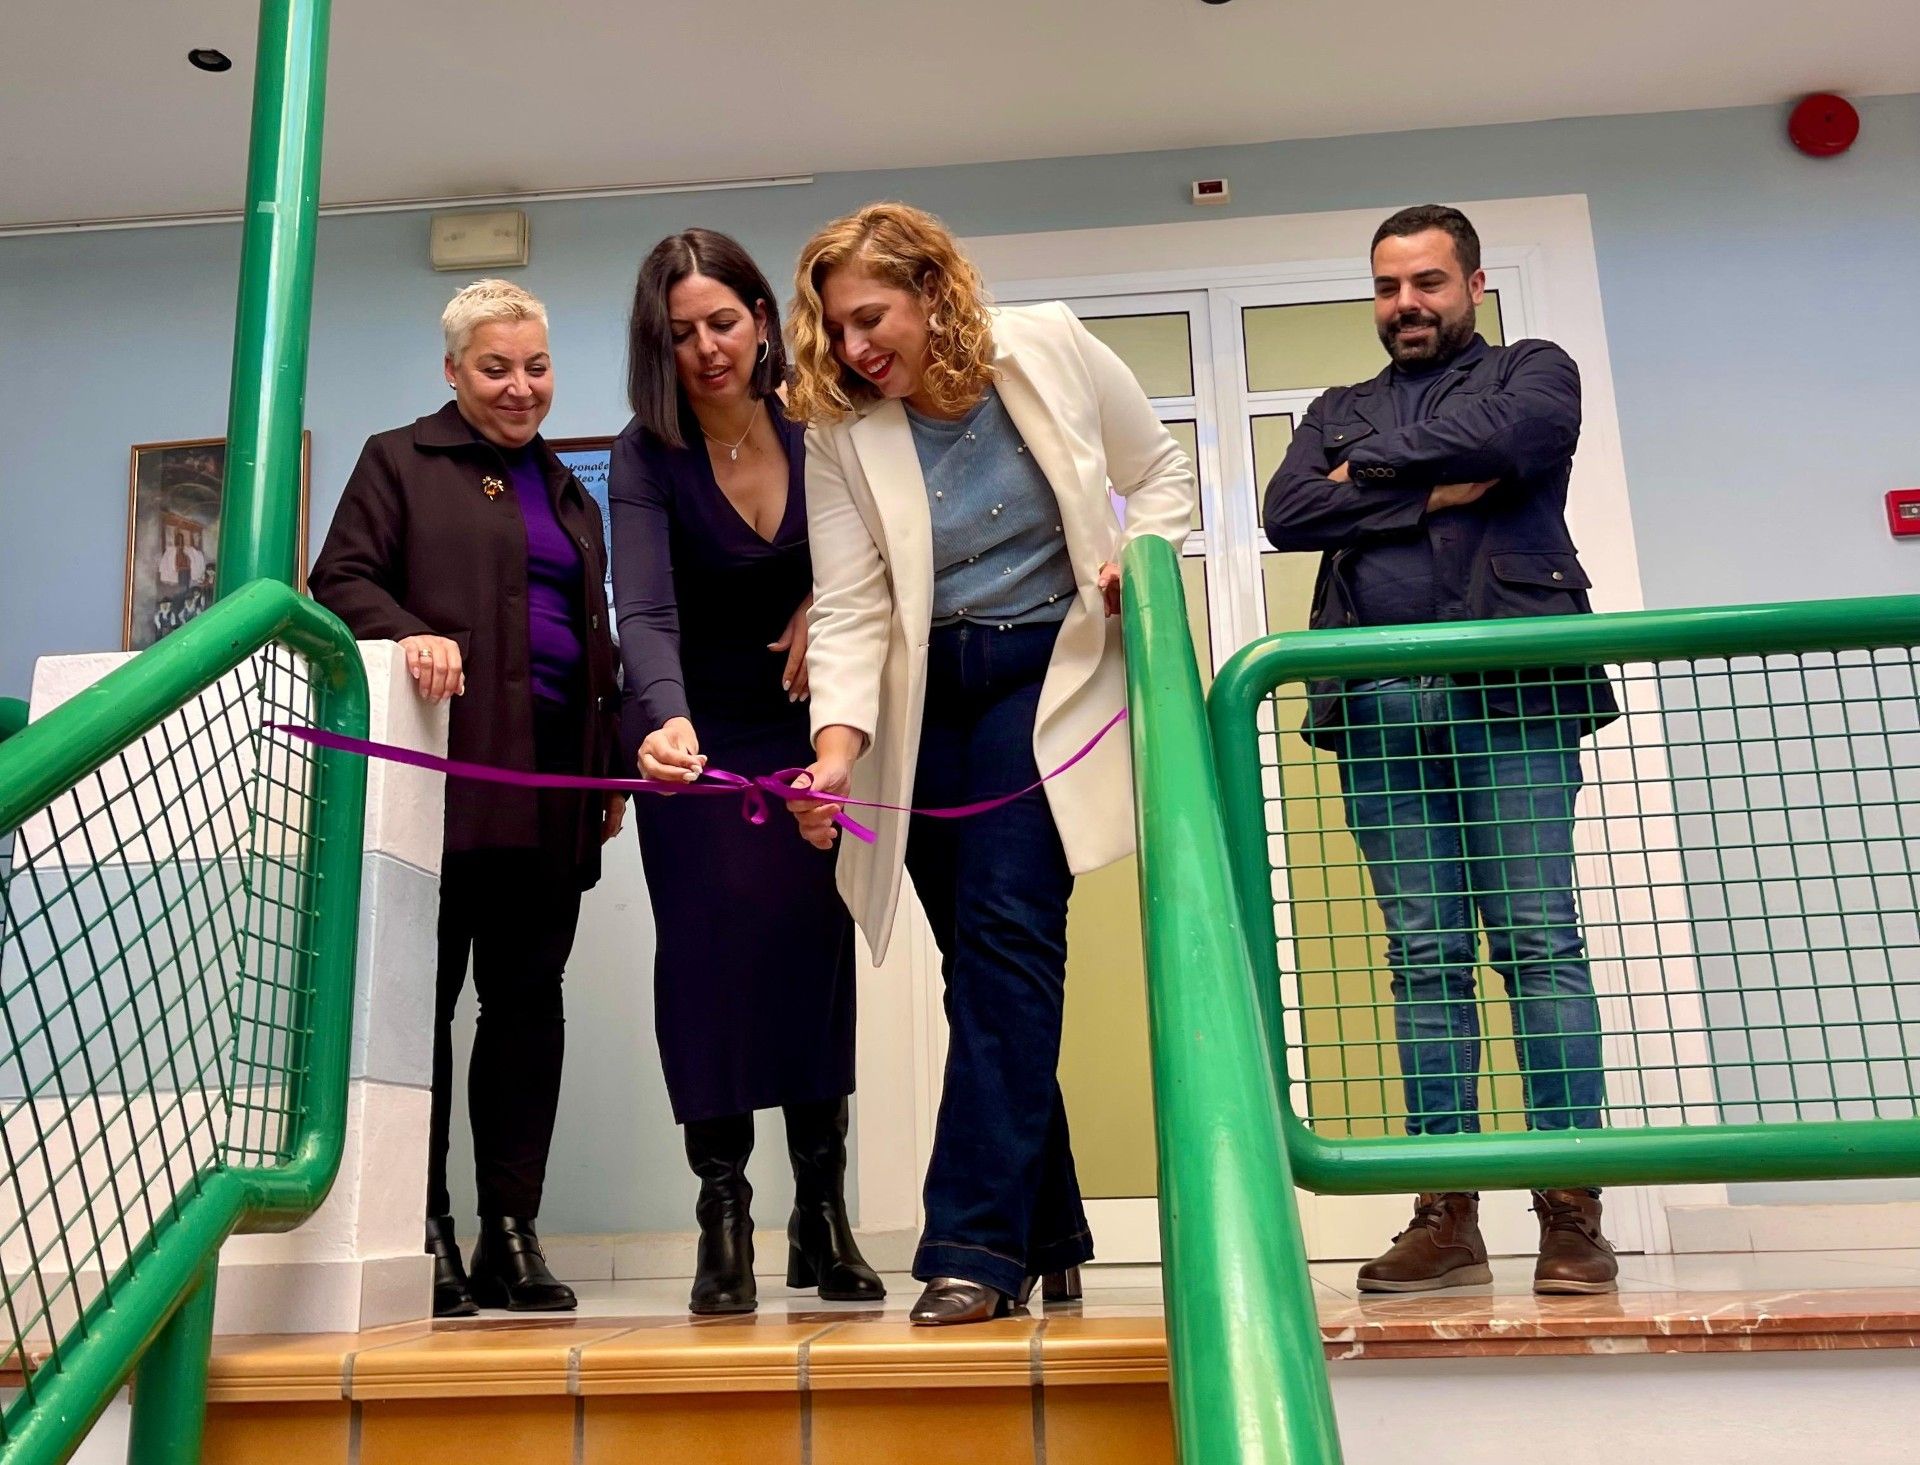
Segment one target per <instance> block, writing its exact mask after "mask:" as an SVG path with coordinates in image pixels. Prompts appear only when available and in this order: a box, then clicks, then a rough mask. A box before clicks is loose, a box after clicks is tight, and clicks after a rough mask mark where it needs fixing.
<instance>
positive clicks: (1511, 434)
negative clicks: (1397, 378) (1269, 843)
mask: <svg viewBox="0 0 1920 1465" xmlns="http://www.w3.org/2000/svg"><path fill="white" fill-rule="evenodd" d="M1579 439H1580V372H1579V368H1578V367H1576V366H1575V365H1574V364H1573V359H1572V358H1571V357H1570V356H1568V355H1567V353H1566V352H1564V351H1562V350H1561V349H1560V348H1559V347H1558V346H1555V345H1554V344H1553V343H1552V342H1550V341H1520V342H1517V343H1516V344H1514V345H1512V346H1489V347H1487V348H1486V349H1485V350H1484V351H1475V352H1469V353H1467V356H1466V357H1464V358H1463V359H1461V360H1459V361H1457V362H1456V363H1455V364H1454V366H1452V367H1450V368H1448V369H1447V371H1446V373H1445V374H1444V376H1443V377H1442V379H1441V380H1440V381H1438V382H1436V383H1435V384H1434V386H1433V388H1432V391H1431V394H1430V395H1429V397H1428V399H1427V416H1426V417H1425V419H1424V420H1422V421H1420V422H1412V423H1402V422H1400V421H1399V418H1398V413H1397V411H1396V408H1395V404H1394V395H1393V385H1392V368H1391V367H1389V368H1388V369H1387V370H1385V371H1382V372H1381V373H1380V375H1378V376H1376V377H1374V378H1373V379H1372V380H1371V381H1365V382H1361V383H1360V384H1359V385H1358V386H1351V387H1337V388H1335V389H1334V390H1332V391H1330V392H1326V393H1323V394H1322V395H1321V396H1320V397H1318V398H1317V399H1316V400H1315V401H1314V403H1313V405H1312V406H1310V407H1309V408H1307V413H1306V416H1305V418H1304V419H1302V421H1301V423H1300V425H1299V426H1298V427H1297V428H1296V429H1295V430H1294V434H1293V441H1292V443H1291V444H1290V445H1289V447H1288V449H1287V456H1286V460H1285V461H1284V462H1283V463H1282V464H1281V465H1280V469H1279V471H1278V472H1276V473H1275V474H1274V475H1273V481H1272V482H1270V483H1269V484H1268V485H1267V493H1266V502H1265V506H1264V507H1265V519H1266V528H1267V538H1268V539H1269V540H1271V541H1272V543H1273V545H1274V547H1275V548H1276V549H1283V550H1315V549H1317V550H1320V551H1322V558H1321V561H1320V573H1319V578H1318V580H1317V581H1316V583H1315V586H1314V593H1313V610H1312V615H1311V618H1310V622H1309V623H1310V624H1311V625H1312V626H1313V627H1314V628H1315V629H1321V628H1326V627H1347V626H1352V625H1356V624H1357V623H1358V620H1357V617H1356V615H1355V613H1354V607H1353V603H1352V596H1351V593H1350V583H1351V582H1350V580H1349V579H1348V575H1349V574H1350V572H1351V564H1352V560H1353V558H1354V557H1355V556H1356V555H1360V554H1364V553H1365V552H1366V550H1367V547H1368V545H1369V544H1378V543H1385V542H1390V541H1391V540H1394V539H1405V538H1407V537H1410V536H1415V535H1425V536H1426V537H1427V539H1428V542H1429V543H1430V544H1431V545H1432V547H1433V574H1434V609H1435V615H1436V618H1437V619H1439V620H1441V621H1465V620H1488V619H1492V618H1494V617H1498V616H1542V615H1570V614H1576V613H1581V612H1586V611H1590V610H1592V609H1593V607H1592V605H1591V604H1590V603H1589V602H1588V600H1587V591H1588V590H1589V589H1591V588H1592V584H1593V582H1592V581H1591V580H1589V579H1588V578H1587V573H1586V571H1585V570H1584V569H1582V568H1581V566H1580V560H1579V556H1578V555H1577V554H1576V553H1575V551H1574V547H1573V539H1572V537H1571V536H1570V535H1569V534H1568V532H1567V521H1566V506H1567V480H1568V478H1569V477H1570V476H1571V474H1572V471H1573V450H1574V446H1575V444H1576V443H1578V441H1579ZM1341 463H1345V464H1346V465H1347V472H1348V474H1349V476H1350V478H1351V482H1348V483H1335V482H1333V481H1332V480H1331V479H1330V478H1328V477H1327V475H1328V474H1329V473H1331V472H1332V471H1333V470H1334V469H1335V468H1336V467H1337V466H1338V465H1339V464H1341ZM1488 478H1492V479H1497V480H1499V481H1498V482H1497V483H1495V484H1494V486H1493V487H1492V488H1490V489H1488V490H1487V492H1486V493H1485V494H1483V495H1482V496H1481V497H1480V498H1479V499H1478V500H1477V501H1476V502H1474V503H1472V504H1468V505H1466V506H1465V507H1462V508H1458V509H1451V510H1447V511H1445V512H1442V513H1439V514H1434V515H1431V516H1430V515H1429V514H1428V513H1427V495H1428V493H1429V492H1430V491H1431V490H1432V489H1434V488H1435V487H1437V486H1439V485H1441V484H1445V483H1471V482H1477V481H1479V480H1482V479H1488ZM1463 680H1465V679H1463ZM1484 685H1485V694H1486V701H1487V711H1488V713H1489V714H1491V715H1494V716H1552V715H1560V716H1573V717H1578V718H1581V719H1582V720H1583V721H1584V722H1585V723H1586V725H1587V729H1588V730H1589V731H1591V729H1592V728H1594V727H1598V726H1599V725H1600V724H1602V723H1604V722H1607V721H1609V720H1611V719H1612V718H1613V717H1614V716H1616V715H1617V714H1618V707H1617V705H1616V703H1615V702H1614V699H1613V693H1612V690H1611V688H1610V687H1608V685H1607V682H1606V679H1605V677H1604V675H1603V674H1602V673H1601V672H1600V671H1599V670H1598V669H1597V668H1595V669H1577V668H1558V669H1554V670H1540V671H1533V672H1527V673H1522V674H1520V675H1519V676H1518V677H1516V676H1515V675H1514V674H1512V673H1501V674H1487V675H1486V676H1485V678H1484ZM1310 691H1311V693H1312V699H1311V709H1310V715H1309V723H1310V729H1309V736H1310V737H1312V736H1313V734H1315V733H1318V732H1322V731H1325V730H1330V729H1331V728H1333V727H1334V725H1335V724H1337V722H1338V719H1339V708H1340V703H1339V698H1338V697H1337V696H1336V695H1335V693H1337V691H1338V689H1337V688H1336V687H1335V686H1333V685H1332V684H1330V683H1316V684H1315V685H1314V686H1313V687H1312V688H1311V689H1310ZM1313 740H1314V741H1322V739H1320V738H1318V737H1314V738H1313Z"/></svg>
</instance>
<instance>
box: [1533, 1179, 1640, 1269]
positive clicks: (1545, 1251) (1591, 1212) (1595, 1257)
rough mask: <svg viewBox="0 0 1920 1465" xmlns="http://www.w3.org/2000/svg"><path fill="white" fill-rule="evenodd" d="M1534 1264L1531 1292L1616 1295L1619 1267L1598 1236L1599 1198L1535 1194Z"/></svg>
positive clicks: (1577, 1193) (1573, 1192) (1556, 1192)
mask: <svg viewBox="0 0 1920 1465" xmlns="http://www.w3.org/2000/svg"><path fill="white" fill-rule="evenodd" d="M1533 1212H1534V1214H1535V1215H1536V1216H1538V1217H1539V1218H1540V1261H1539V1264H1538V1265H1537V1266H1535V1267H1534V1269H1533V1290H1534V1291H1535V1292H1618V1291H1619V1290H1620V1284H1619V1282H1618V1281H1617V1280H1615V1279H1616V1278H1618V1277H1619V1275H1620V1263H1619V1262H1618V1261H1616V1260H1615V1259H1614V1255H1613V1243H1611V1242H1610V1241H1608V1240H1607V1238H1606V1237H1604V1236H1602V1235H1601V1234H1600V1197H1599V1196H1597V1195H1588V1194H1587V1193H1586V1192H1585V1191H1584V1190H1536V1191H1535V1192H1534V1193H1533Z"/></svg>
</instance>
